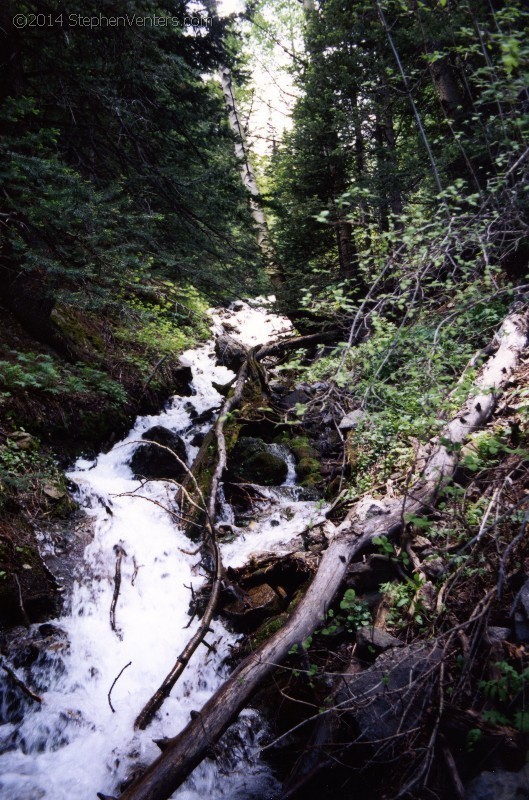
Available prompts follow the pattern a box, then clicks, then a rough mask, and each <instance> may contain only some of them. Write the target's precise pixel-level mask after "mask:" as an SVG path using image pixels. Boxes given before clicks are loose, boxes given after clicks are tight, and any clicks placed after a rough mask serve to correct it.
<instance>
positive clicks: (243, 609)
mask: <svg viewBox="0 0 529 800" xmlns="http://www.w3.org/2000/svg"><path fill="white" fill-rule="evenodd" d="M281 607H282V603H281V598H280V596H279V595H278V594H277V592H275V591H274V589H272V587H271V586H270V585H269V584H268V583H261V584H259V585H258V586H251V587H250V588H248V589H247V590H246V591H245V592H244V594H243V595H242V596H241V597H239V598H237V599H236V600H235V601H234V602H233V603H229V604H228V605H226V606H225V607H224V613H225V614H226V616H227V617H228V619H229V620H231V622H232V623H233V624H234V625H235V626H236V627H237V628H238V629H239V630H249V629H251V628H254V627H256V626H257V625H259V624H260V623H261V622H263V621H264V620H265V619H267V617H269V616H271V615H272V614H277V613H278V612H279V611H281Z"/></svg>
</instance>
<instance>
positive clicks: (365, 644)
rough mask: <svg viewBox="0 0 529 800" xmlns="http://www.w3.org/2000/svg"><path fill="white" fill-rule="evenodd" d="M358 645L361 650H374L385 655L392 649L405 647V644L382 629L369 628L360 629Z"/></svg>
mask: <svg viewBox="0 0 529 800" xmlns="http://www.w3.org/2000/svg"><path fill="white" fill-rule="evenodd" d="M356 643H357V645H358V647H359V648H360V649H365V650H370V651H371V650H372V649H374V650H375V651H376V652H377V653H384V652H385V651H386V650H389V648H390V647H404V642H401V641H400V639H397V638H396V637H395V636H392V635H391V634H390V633H388V632H387V631H383V630H382V628H375V627H371V626H368V627H366V628H360V629H359V630H357V632H356Z"/></svg>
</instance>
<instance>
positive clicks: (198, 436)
mask: <svg viewBox="0 0 529 800" xmlns="http://www.w3.org/2000/svg"><path fill="white" fill-rule="evenodd" d="M205 438H206V434H205V433H200V432H199V433H195V435H194V436H193V438H192V439H191V444H192V445H193V447H200V445H201V444H202V442H203V441H204V439H205Z"/></svg>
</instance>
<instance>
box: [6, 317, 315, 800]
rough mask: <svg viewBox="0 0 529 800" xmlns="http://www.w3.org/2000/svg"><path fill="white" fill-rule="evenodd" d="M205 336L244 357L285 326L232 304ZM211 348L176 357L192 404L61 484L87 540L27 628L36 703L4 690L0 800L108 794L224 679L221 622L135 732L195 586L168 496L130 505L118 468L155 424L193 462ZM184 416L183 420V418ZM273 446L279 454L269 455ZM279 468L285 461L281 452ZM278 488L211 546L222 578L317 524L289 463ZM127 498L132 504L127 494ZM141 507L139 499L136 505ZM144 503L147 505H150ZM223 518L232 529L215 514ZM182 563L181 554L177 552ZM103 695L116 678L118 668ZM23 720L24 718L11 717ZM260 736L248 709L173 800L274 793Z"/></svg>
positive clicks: (181, 639)
mask: <svg viewBox="0 0 529 800" xmlns="http://www.w3.org/2000/svg"><path fill="white" fill-rule="evenodd" d="M212 322H213V327H212V331H213V334H215V333H218V332H220V331H222V330H225V329H223V325H224V324H226V323H228V324H227V325H226V328H227V330H228V331H229V334H230V335H231V336H233V337H234V338H237V339H239V341H241V342H242V343H243V344H245V345H254V344H258V343H265V342H267V341H270V340H272V339H275V338H277V337H278V336H280V335H282V334H285V333H288V332H289V329H290V323H289V322H288V320H286V319H284V318H282V317H279V316H277V315H275V314H273V313H270V311H269V310H267V307H266V304H263V305H262V306H256V305H250V304H247V303H242V302H238V303H236V304H234V306H233V307H232V308H230V309H227V310H226V309H223V310H220V311H216V312H214V313H213V314H212ZM213 348H214V339H212V340H211V341H210V342H209V343H208V344H206V345H204V346H201V347H199V348H197V349H194V350H189V351H187V352H186V353H184V354H183V355H182V357H181V362H182V363H183V364H184V365H189V366H190V367H191V368H192V372H193V383H192V387H193V390H194V394H193V395H192V396H191V397H178V396H175V397H173V398H171V400H170V401H169V402H168V403H167V405H166V408H165V410H164V411H162V412H161V413H160V414H158V415H149V416H142V417H139V418H138V419H137V420H136V422H135V425H134V427H133V428H132V430H131V431H130V432H129V434H128V435H127V436H126V437H125V438H124V439H123V440H122V441H121V442H119V443H118V444H116V445H115V446H114V447H113V448H112V449H111V450H110V451H109V452H108V453H101V454H100V455H99V456H98V457H97V458H96V459H95V460H93V461H89V460H85V459H79V460H78V461H77V463H76V464H75V466H74V468H73V469H72V471H71V472H70V473H69V478H70V479H71V480H72V481H73V482H74V484H75V485H76V486H77V487H78V488H77V489H76V494H75V499H76V500H77V501H78V502H79V503H80V505H81V506H82V508H83V509H84V510H85V511H86V514H87V515H88V516H89V517H90V518H91V522H92V525H93V537H92V538H91V541H90V543H89V544H88V546H87V547H86V549H85V552H84V559H83V561H82V566H81V567H80V568H79V569H78V574H76V578H75V582H74V585H73V590H72V592H71V596H70V597H69V598H67V600H66V602H65V605H64V611H63V615H62V616H61V617H60V618H58V619H57V620H52V621H50V623H46V624H45V625H40V626H38V625H37V626H32V631H30V634H29V635H30V636H31V634H32V633H35V635H37V634H38V635H39V636H40V637H41V639H42V637H43V635H44V634H45V639H46V642H47V646H46V647H45V648H43V649H41V650H39V653H38V656H37V657H36V658H35V659H34V660H33V662H32V663H31V664H30V665H29V666H28V667H27V668H26V669H25V670H24V669H22V668H21V669H18V670H17V672H18V674H19V676H20V677H21V678H22V679H23V680H24V681H27V683H28V685H30V686H32V687H34V688H35V690H36V691H37V692H38V693H39V694H40V695H41V696H42V698H43V702H42V704H41V705H38V704H37V703H35V702H32V701H30V700H29V699H26V698H23V699H21V695H20V692H18V693H17V702H16V704H14V701H13V690H12V688H11V690H10V691H9V690H8V689H6V687H5V686H4V688H3V689H2V690H1V695H0V722H2V723H3V724H1V725H0V798H1V800H40V798H48V799H49V800H52V799H53V800H95V798H96V794H97V792H103V793H106V794H108V795H118V794H119V791H120V789H119V787H120V784H121V783H122V782H123V781H124V780H125V779H127V778H129V777H130V775H131V773H132V772H133V770H134V769H138V768H141V767H142V766H146V765H147V764H149V763H150V762H152V761H153V760H154V759H155V758H156V757H157V756H158V754H159V750H158V748H157V746H156V745H155V744H154V743H153V739H160V738H163V737H167V736H174V735H175V734H176V733H178V732H179V731H180V730H181V729H182V728H183V727H184V726H185V725H186V724H187V722H188V721H189V719H190V712H191V711H192V710H196V709H200V708H201V706H202V705H203V704H204V703H205V702H206V700H207V699H208V698H209V697H210V696H211V694H212V693H213V692H214V691H215V689H216V688H217V687H218V686H219V684H220V683H221V682H222V680H223V678H224V677H225V675H226V674H227V672H228V669H227V667H226V665H225V660H226V658H227V657H228V656H229V655H230V652H231V649H232V648H233V646H234V645H235V643H236V642H237V640H238V638H239V637H238V636H237V635H236V634H234V633H232V632H230V631H229V630H227V629H226V627H225V626H224V625H223V623H222V622H221V621H220V620H216V621H215V622H214V623H213V626H212V627H213V632H212V633H210V634H209V635H208V641H209V643H210V644H213V645H214V646H215V652H213V651H210V650H208V649H207V648H206V647H200V648H199V649H198V651H197V652H196V653H195V655H194V656H193V658H192V659H191V662H190V664H189V665H188V667H187V669H186V671H185V672H184V674H183V676H182V677H181V678H180V680H179V682H178V683H177V684H176V686H175V687H174V689H173V691H172V693H171V696H170V697H169V699H168V700H166V702H165V703H164V705H163V706H162V709H161V711H159V712H158V714H157V716H156V718H155V719H154V721H153V722H152V724H151V725H150V726H148V728H147V729H146V730H145V731H136V732H135V731H134V729H133V723H134V719H135V717H136V715H137V714H138V712H139V711H140V709H141V708H142V707H143V705H144V704H145V702H146V701H147V700H148V698H149V697H150V696H151V694H152V693H153V692H154V690H156V689H157V688H158V686H159V684H160V683H161V681H162V679H163V678H164V677H165V675H166V674H167V672H168V671H169V670H170V668H171V667H172V666H173V664H174V662H175V660H176V657H177V655H178V653H179V652H180V651H181V650H182V648H183V647H184V645H185V644H186V642H187V641H188V639H189V638H190V636H191V635H192V633H193V632H194V630H195V626H196V625H198V621H197V620H194V622H193V623H192V624H191V626H190V627H187V626H188V624H189V620H190V617H189V615H188V609H189V603H190V599H191V592H190V588H189V587H190V586H191V585H192V586H193V588H194V589H198V588H199V587H200V586H201V584H202V583H203V582H204V580H205V577H204V575H203V573H202V571H201V569H200V565H199V563H198V562H199V558H200V556H199V555H190V554H189V553H190V551H193V550H195V548H196V544H194V543H192V542H190V540H189V539H188V538H187V537H186V536H185V535H184V533H183V531H182V530H181V529H179V527H178V526H177V525H176V524H175V522H174V521H173V520H172V519H171V518H170V516H169V515H168V514H167V513H166V512H165V511H164V510H163V508H162V507H161V506H160V505H157V503H160V504H162V505H166V504H168V505H171V504H172V505H173V506H174V502H175V501H174V494H175V491H176V490H175V487H174V485H171V484H169V483H165V482H163V481H151V482H149V483H148V484H146V485H145V487H143V488H142V490H141V492H140V493H138V492H137V489H138V486H139V482H138V481H137V480H135V479H134V477H133V475H132V472H131V470H130V467H129V465H128V462H129V460H130V457H131V455H132V452H133V451H134V448H135V447H137V444H136V443H137V441H138V440H139V439H140V438H141V435H142V433H144V432H145V431H146V430H148V429H149V428H151V427H152V426H153V425H163V426H164V427H166V428H169V429H170V430H172V431H174V432H176V433H178V434H180V435H181V436H182V437H183V439H184V440H185V443H186V447H187V456H188V463H189V464H192V462H193V459H194V457H195V455H196V453H197V452H198V448H197V447H194V446H193V445H192V444H191V442H192V440H193V438H194V437H195V435H196V434H197V433H204V432H205V431H207V430H208V428H209V427H211V424H212V423H211V422H209V423H202V424H199V425H197V424H196V423H193V422H192V417H196V414H193V413H191V414H190V411H192V408H193V409H194V410H195V411H196V412H197V413H198V414H202V412H204V411H206V410H207V409H211V408H218V407H219V406H220V404H221V402H222V397H221V395H220V394H219V393H218V392H217V391H216V390H215V389H214V388H213V386H212V382H217V383H218V384H224V383H226V382H227V381H229V380H230V379H231V378H232V377H233V373H232V372H230V371H229V370H227V369H226V368H225V367H221V366H217V365H216V363H215V355H214V349H213ZM191 407H192V408H191ZM279 447H281V446H279ZM283 457H285V454H284V453H283ZM286 460H287V464H288V467H289V471H288V475H287V478H286V481H285V484H284V485H283V487H278V488H270V487H268V488H267V490H266V491H267V492H268V496H269V497H270V498H271V499H272V500H273V503H272V505H271V507H269V508H268V510H267V511H264V512H263V513H262V516H257V517H256V518H255V519H254V520H252V522H251V524H250V526H249V527H248V528H246V529H244V533H243V534H241V535H239V536H237V537H236V538H235V539H234V540H233V541H231V542H227V543H225V544H223V545H222V553H223V560H224V564H225V565H226V566H229V565H232V566H240V565H242V564H244V563H245V562H246V561H247V560H248V557H249V555H250V554H251V553H259V552H264V551H270V550H273V551H275V552H283V551H285V549H286V546H287V544H288V542H289V541H290V540H291V539H292V538H293V537H294V536H296V534H298V533H300V532H301V531H302V530H303V529H304V528H306V526H307V524H308V522H309V520H311V519H315V518H316V516H318V515H319V514H321V512H317V510H316V503H315V502H314V501H309V500H300V499H299V493H298V492H297V489H296V487H295V470H294V463H293V460H292V457H291V456H290V455H289V454H288V456H287V459H286ZM131 492H136V493H135V494H133V495H131V494H130V493H131ZM141 495H143V496H141ZM146 498H147V499H146ZM149 500H154V501H156V502H155V503H153V502H149ZM222 517H223V519H224V520H225V521H226V522H232V521H233V519H232V512H231V509H230V508H229V507H228V506H227V505H226V504H223V506H222ZM116 546H119V547H121V548H123V550H124V551H125V554H126V555H124V556H123V560H122V564H121V573H122V581H121V590H120V595H119V600H118V603H117V608H116V625H117V631H116V632H114V631H113V630H111V626H110V622H109V610H110V606H111V602H112V595H113V590H114V572H115V566H116V553H115V549H114V548H115V547H116ZM184 551H188V552H184ZM129 662H130V666H127V668H126V669H124V671H123V673H122V674H121V676H120V677H119V679H118V680H117V682H116V684H115V686H114V688H113V689H112V695H111V701H112V705H113V707H114V708H115V713H113V711H112V710H111V708H110V705H109V701H108V693H109V690H110V688H111V686H112V683H113V681H114V680H115V679H116V677H117V676H118V674H119V673H120V670H122V669H123V668H124V667H125V665H127V664H129ZM22 712H24V713H22ZM266 735H267V732H266V725H265V723H264V721H263V720H262V719H261V718H260V717H259V716H258V714H257V712H255V711H254V710H247V711H245V712H243V714H242V715H241V717H240V719H239V721H238V722H237V723H236V724H235V725H234V726H232V727H231V728H230V729H229V730H228V732H227V733H226V734H225V736H224V737H223V744H222V743H221V745H220V748H219V749H220V754H219V757H218V758H217V759H216V760H215V761H212V760H207V761H205V762H204V763H203V764H202V765H201V766H200V767H198V768H197V769H196V770H195V772H194V773H193V775H192V776H191V777H190V778H189V779H188V780H187V781H186V783H185V784H184V785H183V786H182V787H181V788H180V789H178V790H177V791H176V792H175V794H174V795H173V797H177V798H179V800H199V798H200V799H201V800H202V799H203V798H204V797H205V796H208V797H209V798H211V800H216V799H217V798H230V800H249V799H250V798H252V799H254V798H255V800H269V799H270V798H273V797H275V796H276V793H277V789H278V784H277V781H276V779H275V778H274V775H273V774H272V772H271V771H270V769H269V768H268V767H267V765H266V764H265V763H264V762H263V761H261V760H260V758H259V745H260V742H262V740H263V738H264V737H266Z"/></svg>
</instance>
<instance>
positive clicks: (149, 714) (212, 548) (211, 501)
mask: <svg viewBox="0 0 529 800" xmlns="http://www.w3.org/2000/svg"><path fill="white" fill-rule="evenodd" d="M247 374H248V361H245V362H244V363H243V365H242V366H241V368H240V370H239V372H238V374H237V380H236V382H235V388H234V391H233V394H232V395H231V396H230V397H229V398H227V399H226V400H225V401H224V403H223V404H222V407H221V409H220V413H219V416H218V418H217V421H216V423H215V428H214V432H215V437H216V439H217V453H218V455H217V464H216V467H215V471H214V473H213V477H212V479H211V486H210V493H209V498H208V503H207V507H206V511H207V522H206V525H207V533H208V540H207V547H208V550H209V554H210V556H211V560H212V565H213V569H212V583H211V592H210V596H209V600H208V604H207V606H206V609H205V611H204V615H203V617H202V619H201V621H200V624H199V626H198V628H197V630H196V631H195V633H194V634H193V636H192V637H191V639H190V640H189V642H188V643H187V645H186V646H185V647H184V649H183V650H182V652H181V653H180V655H179V656H178V658H177V660H176V663H175V664H174V666H173V668H172V669H171V671H170V672H169V673H168V675H166V677H165V679H164V680H163V682H162V684H161V685H160V686H159V688H158V689H157V690H156V692H155V693H154V694H153V695H152V697H151V698H150V699H149V700H148V702H147V703H146V704H145V706H144V707H143V709H142V710H141V711H140V713H139V714H138V716H137V718H136V720H135V722H134V727H135V728H140V729H141V730H143V729H144V728H146V727H147V725H148V724H149V723H150V721H151V720H152V718H153V717H154V715H155V714H156V712H157V711H158V709H159V708H161V706H162V704H163V702H164V700H166V698H167V697H168V696H169V694H170V693H171V690H172V689H173V686H174V685H175V683H176V682H177V680H178V678H179V677H180V675H181V674H182V673H183V671H184V670H185V668H186V666H187V664H188V663H189V660H190V658H191V657H192V655H193V653H194V652H195V650H196V649H197V647H198V646H199V644H200V643H201V642H202V641H203V640H204V637H205V636H206V634H207V632H208V631H209V628H210V625H211V621H212V619H213V614H214V613H215V609H216V607H217V603H218V600H219V597H220V590H221V585H222V583H221V582H222V573H223V568H222V558H221V553H220V547H219V544H218V541H217V536H216V532H215V523H214V520H215V516H216V505H217V494H218V491H219V486H220V480H221V478H222V474H223V472H224V469H225V467H226V460H227V454H226V440H225V438H224V425H225V423H226V420H227V419H228V414H229V413H230V411H231V410H232V409H233V408H234V407H235V406H236V405H237V404H238V403H239V402H240V400H241V397H242V393H243V389H244V384H245V381H246V377H247ZM193 482H194V484H195V487H196V488H197V489H198V484H197V482H196V479H195V478H194V476H193ZM199 491H200V490H199Z"/></svg>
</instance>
